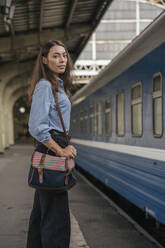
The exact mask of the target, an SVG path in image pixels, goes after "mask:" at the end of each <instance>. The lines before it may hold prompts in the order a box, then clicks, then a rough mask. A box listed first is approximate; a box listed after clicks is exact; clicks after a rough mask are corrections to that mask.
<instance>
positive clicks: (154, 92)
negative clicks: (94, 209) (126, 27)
mask: <svg viewBox="0 0 165 248" xmlns="http://www.w3.org/2000/svg"><path fill="white" fill-rule="evenodd" d="M164 28H165V11H163V12H162V13H161V14H160V16H158V17H157V18H156V19H155V20H154V22H152V23H151V24H150V25H149V26H148V27H147V28H146V29H145V30H144V31H143V32H142V33H141V34H140V35H139V36H138V37H136V38H135V39H134V40H133V41H132V42H131V43H130V44H129V45H128V46H127V47H126V48H125V49H124V50H122V51H121V52H120V53H119V54H118V56H117V57H115V58H114V59H113V60H112V61H111V63H110V64H109V65H108V66H107V67H106V68H105V69H104V70H103V71H102V72H101V73H100V74H99V75H98V76H97V77H96V78H94V79H93V81H92V82H91V83H90V84H89V85H86V86H84V87H83V88H82V89H80V90H79V91H78V92H77V93H76V94H75V95H74V96H73V97H72V118H71V132H72V140H71V141H72V144H73V145H75V147H76V148H77V149H78V156H77V158H76V162H77V164H78V165H79V166H80V167H81V168H82V169H83V170H85V171H87V172H88V173H90V174H91V175H93V176H94V177H95V178H97V179H98V180H100V181H101V182H102V183H104V184H105V185H106V186H108V187H110V188H112V189H113V190H115V191H116V192H118V193H119V194H120V195H122V196H124V197H125V198H126V199H128V200H129V201H130V202H132V203H133V204H135V205H136V206H138V207H139V208H141V209H143V210H144V209H145V211H146V212H147V213H148V214H149V215H151V216H152V217H153V218H155V219H156V220H157V221H158V222H160V223H163V224H165V150H164V149H165V121H164V116H165V31H164Z"/></svg>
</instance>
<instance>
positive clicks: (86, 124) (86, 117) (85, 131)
mask: <svg viewBox="0 0 165 248" xmlns="http://www.w3.org/2000/svg"><path fill="white" fill-rule="evenodd" d="M84 134H86V135H88V111H87V110H84Z"/></svg>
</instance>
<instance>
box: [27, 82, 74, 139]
mask: <svg viewBox="0 0 165 248" xmlns="http://www.w3.org/2000/svg"><path fill="white" fill-rule="evenodd" d="M59 83H60V91H59V92H58V93H57V97H58V103H59V106H60V109H61V113H62V116H63V120H64V124H65V128H66V131H67V133H68V132H69V127H70V112H71V103H70V100H69V99H68V97H67V95H66V93H65V91H64V86H63V81H62V80H61V79H60V80H59ZM28 125H29V133H30V134H31V135H32V136H33V137H34V138H35V139H36V140H38V141H39V142H48V141H49V140H50V138H51V135H50V133H49V130H51V129H55V130H58V131H60V132H63V128H62V125H61V121H60V118H59V115H58V111H57V108H56V103H55V99H54V95H53V92H52V88H51V83H50V82H49V81H48V80H46V79H44V78H42V79H41V80H40V81H39V82H38V83H37V84H36V86H35V89H34V93H33V97H32V105H31V110H30V116H29V122H28Z"/></svg>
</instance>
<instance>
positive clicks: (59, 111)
mask: <svg viewBox="0 0 165 248" xmlns="http://www.w3.org/2000/svg"><path fill="white" fill-rule="evenodd" d="M54 96H55V103H56V106H57V111H58V114H59V117H60V121H61V125H62V128H63V130H64V135H65V138H66V142H67V145H69V138H68V135H67V133H66V128H65V124H64V120H63V117H62V114H61V110H60V106H59V104H58V99H57V93H56V91H55V95H54Z"/></svg>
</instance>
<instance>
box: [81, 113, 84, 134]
mask: <svg viewBox="0 0 165 248" xmlns="http://www.w3.org/2000/svg"><path fill="white" fill-rule="evenodd" d="M83 120H84V116H83V111H81V112H80V134H81V135H82V134H83V133H84V130H83Z"/></svg>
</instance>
